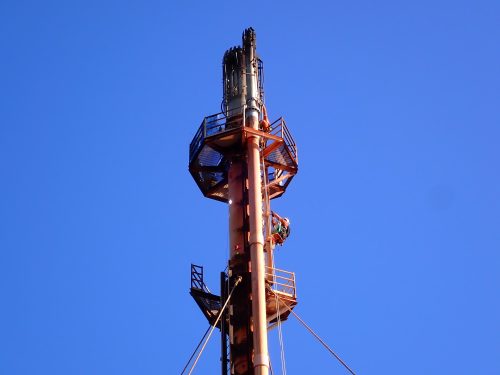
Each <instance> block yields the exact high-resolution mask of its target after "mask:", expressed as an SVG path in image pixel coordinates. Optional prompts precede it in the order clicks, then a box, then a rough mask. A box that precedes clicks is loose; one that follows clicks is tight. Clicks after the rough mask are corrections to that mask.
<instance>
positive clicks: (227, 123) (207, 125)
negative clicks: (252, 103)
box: [189, 106, 245, 163]
mask: <svg viewBox="0 0 500 375" xmlns="http://www.w3.org/2000/svg"><path fill="white" fill-rule="evenodd" d="M230 113H231V116H230V117H227V116H226V114H225V113H224V112H219V113H216V114H214V115H210V116H207V117H205V118H204V119H203V121H202V122H201V125H200V127H199V128H198V130H197V131H196V134H195V135H194V137H193V140H192V141H191V144H190V145H189V162H190V163H191V162H192V161H193V159H194V158H195V156H196V155H197V154H198V151H200V148H201V147H202V146H203V141H204V139H205V138H207V137H211V136H213V135H216V134H220V133H224V132H225V131H228V130H231V129H234V128H237V127H241V126H245V106H243V107H240V108H235V109H232V110H231V111H230Z"/></svg>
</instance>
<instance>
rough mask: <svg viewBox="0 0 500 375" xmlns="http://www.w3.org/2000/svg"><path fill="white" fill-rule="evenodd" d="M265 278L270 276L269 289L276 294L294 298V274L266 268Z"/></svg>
mask: <svg viewBox="0 0 500 375" xmlns="http://www.w3.org/2000/svg"><path fill="white" fill-rule="evenodd" d="M265 274H266V276H271V278H272V284H271V288H272V289H273V290H274V291H276V292H278V293H286V294H289V295H291V296H292V297H293V298H296V295H297V290H296V287H295V273H293V272H290V271H285V270H281V269H278V268H272V267H268V266H266V270H265Z"/></svg>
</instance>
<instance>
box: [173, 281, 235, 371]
mask: <svg viewBox="0 0 500 375" xmlns="http://www.w3.org/2000/svg"><path fill="white" fill-rule="evenodd" d="M241 280H242V277H241V276H238V278H237V279H236V281H235V283H234V285H233V288H232V289H231V292H230V293H229V295H228V296H227V300H226V302H225V303H224V306H222V308H221V309H220V311H219V316H217V319H216V320H215V323H214V325H213V326H212V327H210V333H209V334H208V337H207V338H206V340H205V343H204V344H203V346H202V347H201V349H200V352H199V353H198V356H197V357H196V359H195V360H194V363H193V365H192V366H191V369H190V370H189V372H188V375H191V374H192V373H193V370H194V368H195V366H196V364H197V363H198V360H199V359H200V357H201V355H202V353H203V350H205V347H206V346H207V344H208V340H210V337H211V336H212V333H213V332H214V330H215V327H217V323H219V320H220V318H221V317H222V314H223V313H224V310H225V309H226V307H227V304H228V303H229V300H230V299H231V296H232V295H233V292H234V289H235V288H236V287H237V286H238V284H239V283H240V282H241ZM188 363H189V362H188ZM181 375H182V374H181Z"/></svg>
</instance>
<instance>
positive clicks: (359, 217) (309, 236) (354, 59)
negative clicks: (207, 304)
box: [0, 0, 500, 375]
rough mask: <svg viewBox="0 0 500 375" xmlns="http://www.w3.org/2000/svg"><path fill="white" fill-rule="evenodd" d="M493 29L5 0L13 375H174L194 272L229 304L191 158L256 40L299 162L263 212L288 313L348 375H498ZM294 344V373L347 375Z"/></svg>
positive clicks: (493, 9) (416, 13)
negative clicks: (288, 296)
mask: <svg viewBox="0 0 500 375" xmlns="http://www.w3.org/2000/svg"><path fill="white" fill-rule="evenodd" d="M499 25H500V6H499V4H498V2H493V1H491V2H489V1H474V2H472V1H469V2H466V1H453V2H452V1H444V0H438V1H420V2H391V1H380V2H368V1H349V2H327V1H317V0H312V1H308V2H293V1H291V2H284V1H276V2H254V3H244V2H233V4H232V3H231V2H202V1H191V2H187V1H185V2H181V1H178V2H174V1H171V2H168V1H142V2H139V1H135V2H133V1H99V2H98V1H71V2H63V1H46V2H35V1H31V2H29V1H15V2H13V1H3V2H2V3H0V51H1V56H2V57H1V59H0V68H1V73H0V98H1V100H0V176H1V180H0V301H1V304H0V374H2V375H3V374H5V375H16V374H23V375H24V374H30V375H32V374H51V375H56V374H64V375H67V374H120V375H125V374H178V373H180V370H181V369H182V368H183V366H184V364H185V362H186V360H187V359H188V357H189V355H190V354H191V351H192V350H193V349H194V347H195V345H196V344H197V342H198V340H199V339H200V337H201V335H202V334H203V332H204V331H205V329H206V326H207V325H206V322H205V320H204V318H203V316H202V315H201V313H200V312H199V311H198V309H197V306H196V305H195V303H194V302H193V301H192V300H191V297H190V296H189V295H188V288H189V267H190V264H191V262H193V263H197V264H202V265H204V266H205V272H206V278H207V282H208V283H209V284H210V285H211V286H212V287H213V288H214V289H217V283H218V275H219V272H220V271H221V270H222V269H223V268H224V267H225V261H226V258H227V253H228V249H227V247H228V245H227V243H228V240H227V207H225V205H224V204H223V203H220V202H216V201H210V200H207V199H204V198H203V197H202V195H201V193H200V192H199V190H198V188H197V187H196V185H195V183H194V181H192V179H191V177H190V175H189V173H188V171H187V160H188V159H187V158H188V144H189V142H190V141H191V139H192V137H193V135H194V133H195V131H196V130H197V128H198V126H199V124H200V122H201V120H202V118H203V117H204V116H206V115H209V114H212V113H216V112H218V111H219V108H220V107H219V105H220V101H221V95H222V88H221V59H222V55H223V53H224V51H225V50H226V49H227V48H229V47H231V46H233V45H237V44H239V43H240V38H241V33H242V31H243V29H244V28H246V27H249V26H253V27H254V28H255V29H256V32H257V46H258V51H259V53H260V55H261V57H262V59H263V60H264V64H265V73H266V82H265V85H266V86H265V89H266V99H267V107H268V110H269V114H270V117H271V118H273V119H274V118H277V117H279V116H282V115H283V116H284V117H285V119H286V120H287V124H288V126H289V128H290V130H291V131H292V134H293V135H294V137H295V140H296V142H297V144H298V147H299V162H300V166H299V168H300V170H299V174H298V175H297V177H296V178H295V179H294V181H293V182H292V184H291V185H290V187H289V189H288V191H287V193H286V194H285V195H284V196H283V197H282V198H279V199H277V200H275V201H273V208H274V209H275V210H276V211H277V212H279V213H281V214H283V215H286V216H288V217H290V219H291V221H292V234H291V236H290V238H289V239H288V241H287V243H286V245H285V246H284V247H283V248H281V249H280V250H279V253H278V254H277V259H276V262H277V266H278V267H280V268H284V269H287V270H291V271H294V272H296V276H297V283H298V285H297V288H298V297H299V305H298V307H297V308H296V311H297V313H298V314H299V315H300V316H301V317H302V318H303V319H304V320H305V321H306V322H308V323H309V324H310V325H311V326H312V327H313V328H314V329H315V330H316V331H317V332H318V333H319V334H320V335H321V336H322V337H323V338H324V339H325V341H327V342H328V343H329V344H330V345H331V346H332V347H333V348H334V349H335V350H336V351H337V352H338V353H339V354H340V355H341V356H342V357H343V358H344V359H345V360H346V362H348V363H349V364H350V365H351V367H352V368H353V369H354V370H355V371H356V372H357V373H358V374H384V375H387V374H398V375H399V374H406V375H412V374H419V375H421V374H456V375H459V374H464V375H465V374H467V375H470V374H481V375H494V374H499V373H500V360H499V351H500V320H499V316H500V301H499V293H498V289H499V284H500V276H499V270H500V255H499V250H500V231H499V229H498V224H499V219H500V217H499V216H500V214H499V212H500V173H499V169H498V162H499V160H500V151H499V149H500V148H499V146H498V143H499V137H500V114H499V110H498V105H499V96H500V95H499V87H500V52H499V49H498V46H499V41H500V27H499ZM283 335H284V338H285V354H286V359H287V369H288V373H290V374H346V373H347V372H346V371H345V370H344V369H343V368H342V367H341V366H339V365H338V363H336V362H335V360H334V359H333V358H332V357H331V356H330V355H329V354H328V353H327V352H326V351H325V350H324V349H323V348H322V347H321V346H320V345H319V344H318V343H317V342H316V341H314V339H313V338H312V337H311V336H310V335H309V334H308V333H307V332H306V331H305V330H304V329H303V328H302V327H301V326H300V325H299V324H298V323H297V321H295V320H294V319H290V320H289V321H287V322H286V323H285V325H284V327H283ZM270 339H271V354H272V361H273V365H274V368H275V370H276V371H275V373H279V371H278V369H279V368H280V364H279V351H278V340H277V338H276V335H275V333H273V334H272V335H271V338H270ZM218 351H219V343H218V337H217V336H215V337H214V338H213V340H212V341H211V342H210V344H209V345H208V348H207V350H206V352H205V353H204V355H203V357H202V359H201V361H200V363H199V365H198V367H197V370H198V371H197V372H196V373H199V374H214V373H217V371H218V369H219V362H218V359H219V354H218Z"/></svg>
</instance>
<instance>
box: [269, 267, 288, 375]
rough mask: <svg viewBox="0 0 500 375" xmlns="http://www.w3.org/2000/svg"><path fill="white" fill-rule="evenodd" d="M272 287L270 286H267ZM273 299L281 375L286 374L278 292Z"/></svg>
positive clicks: (274, 279)
mask: <svg viewBox="0 0 500 375" xmlns="http://www.w3.org/2000/svg"><path fill="white" fill-rule="evenodd" d="M272 267H273V269H274V259H273V264H272ZM273 282H275V283H276V274H274V275H273ZM269 288H270V289H272V288H271V287H269ZM274 299H275V301H276V317H277V323H278V339H279V343H280V358H281V373H282V374H283V375H286V359H285V344H284V341H283V332H282V329H281V313H280V306H279V299H278V294H277V293H274Z"/></svg>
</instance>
